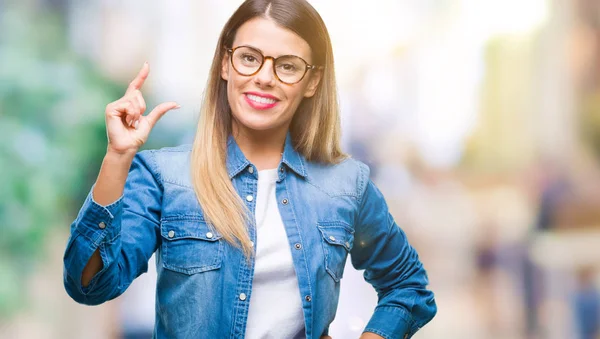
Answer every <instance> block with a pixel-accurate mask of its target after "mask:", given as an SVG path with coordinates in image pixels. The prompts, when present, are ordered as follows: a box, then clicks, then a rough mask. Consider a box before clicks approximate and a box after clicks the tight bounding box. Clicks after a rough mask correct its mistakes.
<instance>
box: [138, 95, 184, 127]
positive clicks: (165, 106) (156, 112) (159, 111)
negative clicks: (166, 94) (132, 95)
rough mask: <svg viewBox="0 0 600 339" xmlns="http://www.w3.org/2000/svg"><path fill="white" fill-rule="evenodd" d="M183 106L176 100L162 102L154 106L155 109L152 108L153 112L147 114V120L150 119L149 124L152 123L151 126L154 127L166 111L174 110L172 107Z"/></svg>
mask: <svg viewBox="0 0 600 339" xmlns="http://www.w3.org/2000/svg"><path fill="white" fill-rule="evenodd" d="M180 107H181V106H179V105H178V104H177V103H176V102H172V101H171V102H163V103H162V104H160V105H158V106H156V107H154V109H153V110H152V112H150V113H149V114H148V115H147V116H146V120H147V121H148V124H149V125H150V128H153V127H154V125H156V123H157V122H158V120H159V119H160V118H162V116H163V115H165V113H167V112H168V111H170V110H172V109H178V108H180Z"/></svg>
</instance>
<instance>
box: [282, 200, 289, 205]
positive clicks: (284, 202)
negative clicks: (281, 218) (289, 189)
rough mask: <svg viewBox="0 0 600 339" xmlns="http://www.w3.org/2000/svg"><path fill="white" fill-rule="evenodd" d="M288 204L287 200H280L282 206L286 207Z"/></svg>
mask: <svg viewBox="0 0 600 339" xmlns="http://www.w3.org/2000/svg"><path fill="white" fill-rule="evenodd" d="M288 202H289V201H288V200H287V199H283V200H281V203H283V204H284V205H287V204H288Z"/></svg>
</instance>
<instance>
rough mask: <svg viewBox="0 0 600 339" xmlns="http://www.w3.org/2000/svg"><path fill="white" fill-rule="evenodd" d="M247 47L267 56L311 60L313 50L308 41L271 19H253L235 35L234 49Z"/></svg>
mask: <svg viewBox="0 0 600 339" xmlns="http://www.w3.org/2000/svg"><path fill="white" fill-rule="evenodd" d="M241 45H247V46H252V47H255V48H258V49H260V50H261V51H262V52H263V53H264V54H265V55H270V56H274V57H278V56H280V55H297V56H299V57H302V58H303V59H305V60H307V61H308V60H310V55H311V50H310V46H309V45H308V43H307V42H306V40H304V39H302V38H301V37H300V36H299V35H298V34H296V33H294V32H292V31H291V30H289V29H287V28H284V27H282V26H280V25H279V24H277V23H275V22H274V21H273V20H271V19H265V18H253V19H251V20H248V21H246V22H245V23H244V24H243V25H242V26H240V28H239V29H238V31H237V32H236V35H235V40H234V41H233V47H236V46H241Z"/></svg>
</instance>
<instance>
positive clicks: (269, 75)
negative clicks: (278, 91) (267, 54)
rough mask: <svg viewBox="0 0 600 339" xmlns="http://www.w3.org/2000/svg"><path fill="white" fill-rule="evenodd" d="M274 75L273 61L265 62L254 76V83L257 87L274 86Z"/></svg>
mask: <svg viewBox="0 0 600 339" xmlns="http://www.w3.org/2000/svg"><path fill="white" fill-rule="evenodd" d="M275 80H276V78H275V74H273V59H271V58H269V59H267V60H265V63H264V64H263V66H262V68H261V69H260V71H259V72H258V73H256V74H255V75H254V82H255V83H256V84H257V85H259V86H268V87H273V86H275Z"/></svg>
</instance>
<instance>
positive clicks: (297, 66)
mask: <svg viewBox="0 0 600 339" xmlns="http://www.w3.org/2000/svg"><path fill="white" fill-rule="evenodd" d="M225 49H226V50H227V52H229V55H230V56H231V64H232V65H233V69H235V71H236V72H238V73H239V74H240V75H243V76H253V75H255V74H256V73H258V72H259V71H260V70H261V69H262V66H263V65H264V64H265V61H266V60H267V59H271V60H273V74H275V77H276V78H277V79H279V81H281V82H283V83H284V84H288V85H293V84H296V83H299V82H300V81H302V79H304V76H305V75H306V72H308V71H309V70H314V69H317V68H321V67H319V66H315V65H309V64H308V62H306V61H304V59H302V58H301V57H299V56H295V55H282V56H280V57H277V58H273V57H271V56H265V55H263V54H262V52H261V51H259V50H258V49H256V48H254V47H250V46H238V47H236V48H227V47H226V48H225Z"/></svg>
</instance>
